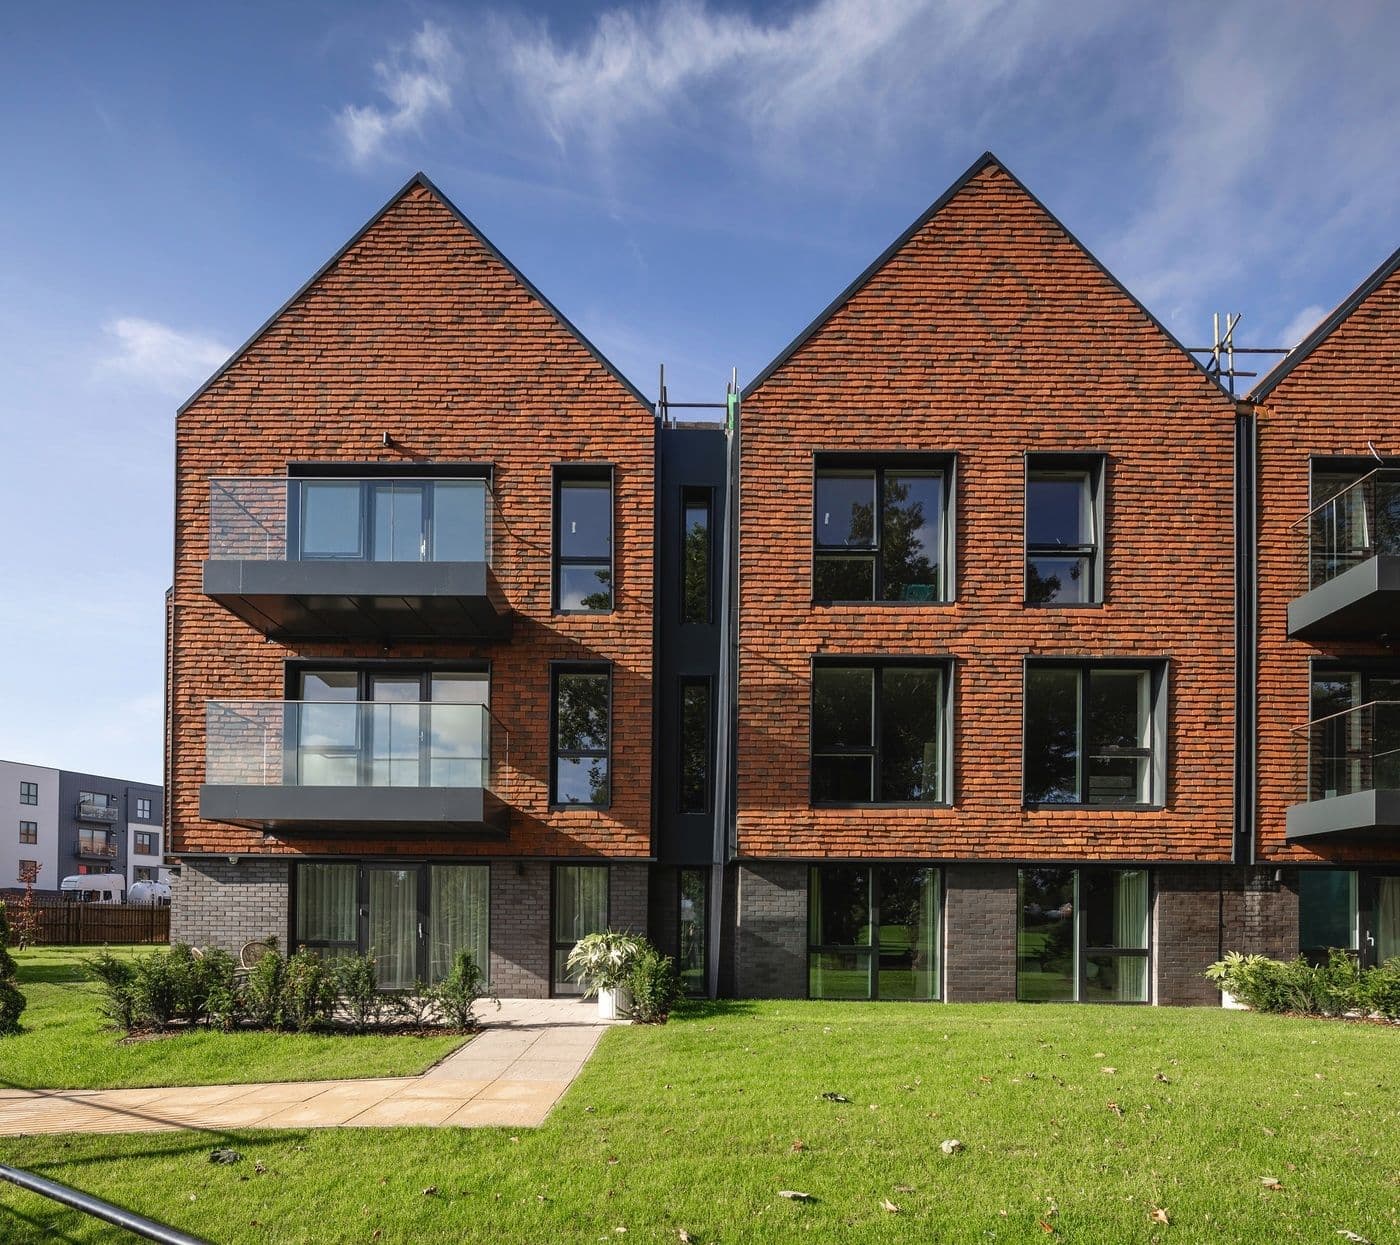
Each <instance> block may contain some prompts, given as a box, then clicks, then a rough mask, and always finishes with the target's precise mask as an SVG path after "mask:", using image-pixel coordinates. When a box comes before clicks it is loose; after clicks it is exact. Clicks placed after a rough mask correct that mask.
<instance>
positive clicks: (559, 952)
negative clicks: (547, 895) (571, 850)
mask: <svg viewBox="0 0 1400 1245" xmlns="http://www.w3.org/2000/svg"><path fill="white" fill-rule="evenodd" d="M607 928H608V867H607V866H606V865H555V866H554V935H553V939H554V944H553V945H554V993H555V994H582V993H583V985H582V983H580V982H579V981H578V980H577V978H574V977H571V976H570V975H569V971H568V969H567V967H566V965H567V963H568V959H569V952H570V951H572V950H573V949H574V943H576V942H577V941H578V940H579V939H580V938H582V937H583V936H584V935H585V934H601V933H603V932H604V931H605V930H606V929H607Z"/></svg>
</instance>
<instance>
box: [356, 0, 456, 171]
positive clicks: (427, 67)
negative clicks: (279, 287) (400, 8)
mask: <svg viewBox="0 0 1400 1245" xmlns="http://www.w3.org/2000/svg"><path fill="white" fill-rule="evenodd" d="M459 63H460V58H459V57H458V54H457V51H456V49H455V47H454V46H453V42H452V39H451V37H450V35H449V34H448V33H447V31H446V30H444V29H443V28H442V27H441V26H438V25H436V24H435V23H433V22H424V23H423V25H422V27H421V28H420V29H419V30H418V32H417V33H416V34H415V35H414V36H413V38H412V39H411V40H409V42H408V44H407V45H406V46H403V47H398V48H394V49H393V50H392V51H391V53H390V54H389V56H388V57H387V58H386V59H384V60H381V61H378V62H377V63H376V64H375V66H374V74H375V77H376V78H377V79H378V87H379V92H380V94H381V95H383V97H384V100H385V102H384V103H382V104H363V105H355V104H347V105H346V106H345V107H344V108H342V109H341V111H340V112H339V114H337V116H336V129H337V131H338V133H339V136H340V139H341V141H342V142H343V143H344V145H345V150H346V153H347V154H348V155H349V157H350V159H351V161H352V162H354V163H355V164H360V165H363V164H368V163H370V162H371V161H373V160H374V159H375V158H376V157H378V156H380V155H382V154H384V153H385V151H386V149H387V148H388V146H389V145H390V143H391V142H393V141H394V140H396V139H399V138H402V137H403V136H405V135H411V134H418V133H420V132H421V131H422V127H423V123H424V122H425V121H426V120H427V119H428V118H430V117H431V116H433V115H434V114H436V113H444V112H446V111H448V110H449V109H450V108H451V107H452V78H453V77H454V75H455V74H456V73H457V71H458V67H459Z"/></svg>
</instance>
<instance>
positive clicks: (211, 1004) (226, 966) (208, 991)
mask: <svg viewBox="0 0 1400 1245" xmlns="http://www.w3.org/2000/svg"><path fill="white" fill-rule="evenodd" d="M204 977H205V995H204V1006H205V1010H206V1012H207V1014H208V1017H209V1020H210V1022H211V1023H212V1024H215V1025H217V1026H218V1027H219V1028H220V1029H222V1030H224V1032H225V1033H227V1032H229V1031H230V1030H233V1029H236V1028H237V1027H238V1024H239V1022H240V1021H241V1020H242V1019H243V1016H244V1014H245V1013H246V1011H247V1003H246V1001H245V999H244V991H243V984H242V983H241V982H240V981H239V980H238V965H237V964H236V963H235V962H234V959H233V956H231V955H230V954H229V953H228V952H227V951H221V950H219V949H218V948H217V947H216V948H214V949H213V950H212V951H206V952H205V953H204Z"/></svg>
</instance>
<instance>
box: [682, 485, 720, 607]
mask: <svg viewBox="0 0 1400 1245" xmlns="http://www.w3.org/2000/svg"><path fill="white" fill-rule="evenodd" d="M711 496H712V494H711V491H710V490H709V489H707V488H687V489H683V490H682V491H681V622H683V623H707V622H710V621H711V618H712V613H713V610H712V606H711V603H710V594H711V584H712V582H713V578H712V576H713V573H712V570H711V546H712V541H711V536H710V526H711V525H710V507H711Z"/></svg>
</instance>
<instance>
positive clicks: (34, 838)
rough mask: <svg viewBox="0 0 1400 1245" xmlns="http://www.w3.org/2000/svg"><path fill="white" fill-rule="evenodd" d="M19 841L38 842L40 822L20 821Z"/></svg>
mask: <svg viewBox="0 0 1400 1245" xmlns="http://www.w3.org/2000/svg"><path fill="white" fill-rule="evenodd" d="M19 841H20V842H21V843H37V842H38V841H39V823H38V822H37V821H22V822H20V823H19Z"/></svg>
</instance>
